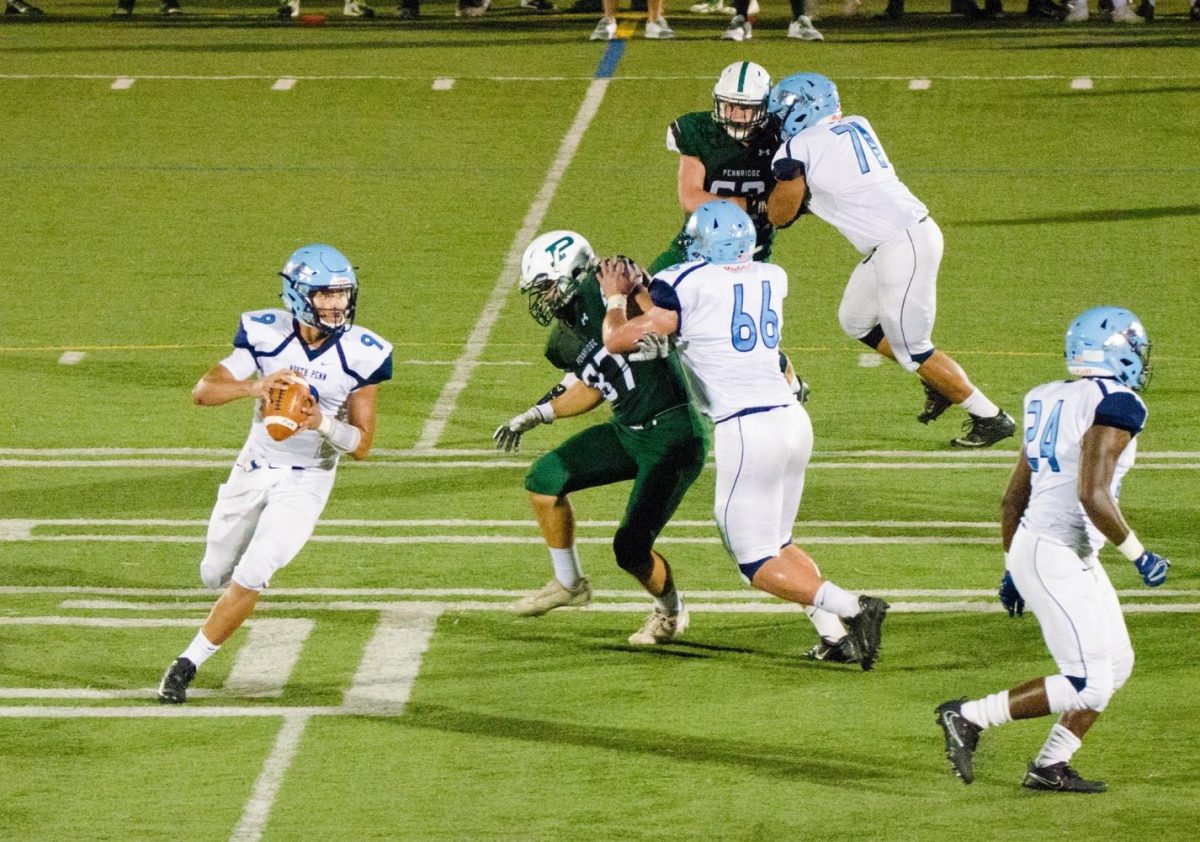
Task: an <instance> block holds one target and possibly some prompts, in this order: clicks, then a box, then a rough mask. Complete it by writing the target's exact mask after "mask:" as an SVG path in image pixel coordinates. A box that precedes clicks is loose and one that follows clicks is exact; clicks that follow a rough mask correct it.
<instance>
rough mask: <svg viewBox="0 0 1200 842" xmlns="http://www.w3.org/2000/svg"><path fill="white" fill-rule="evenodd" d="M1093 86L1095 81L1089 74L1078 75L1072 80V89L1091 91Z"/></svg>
mask: <svg viewBox="0 0 1200 842" xmlns="http://www.w3.org/2000/svg"><path fill="white" fill-rule="evenodd" d="M1092 87H1093V82H1092V80H1091V79H1090V78H1089V77H1087V76H1076V77H1075V78H1074V79H1072V80H1071V90H1073V91H1090V90H1091V89H1092Z"/></svg>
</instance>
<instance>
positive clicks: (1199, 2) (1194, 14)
mask: <svg viewBox="0 0 1200 842" xmlns="http://www.w3.org/2000/svg"><path fill="white" fill-rule="evenodd" d="M1188 17H1190V18H1191V19H1192V20H1196V21H1200V0H1192V7H1191V8H1190V9H1189V10H1188Z"/></svg>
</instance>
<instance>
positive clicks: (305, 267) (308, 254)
mask: <svg viewBox="0 0 1200 842" xmlns="http://www.w3.org/2000/svg"><path fill="white" fill-rule="evenodd" d="M279 276H280V277H281V278H283V292H281V293H280V297H281V298H282V299H283V303H284V304H286V305H287V308H288V309H289V310H291V312H292V315H293V316H295V317H296V319H297V321H300V322H303V323H304V324H306V325H309V326H310V327H315V328H316V329H317V330H319V331H321V332H322V333H324V334H327V335H329V336H339V335H341V334H343V333H345V332H346V331H347V330H349V329H350V326H351V325H353V324H354V307H355V304H357V303H358V277H357V276H356V275H355V274H354V267H353V266H351V265H350V261H349V260H348V259H346V255H344V254H342V253H341V252H340V251H338V250H337V249H335V248H334V247H333V246H326V245H322V244H320V243H313V244H312V245H308V246H303V247H301V248H298V249H296V250H295V251H294V252H292V256H291V257H289V258H288V261H287V263H286V264H285V265H284V267H283V271H282V272H280V273H279ZM318 290H330V291H338V290H348V291H349V293H350V298H349V301H348V303H347V305H346V310H345V313H344V314H343V315H342V318H341V320H340V321H338V322H337V323H334V324H329V323H326V322H324V321H322V319H321V317H320V315H319V314H318V313H317V311H316V308H315V307H314V306H313V300H312V297H313V293H315V292H317V291H318Z"/></svg>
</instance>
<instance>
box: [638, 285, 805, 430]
mask: <svg viewBox="0 0 1200 842" xmlns="http://www.w3.org/2000/svg"><path fill="white" fill-rule="evenodd" d="M787 293H788V279H787V273H786V272H784V271H783V269H781V268H780V267H778V266H775V265H774V264H771V263H758V262H750V263H731V264H715V263H705V262H703V261H697V262H693V263H683V264H680V265H678V266H672V267H670V268H669V269H664V270H663V271H662V272H659V273H658V274H657V275H655V276H654V280H653V281H652V282H651V284H650V297H651V298H652V299H653V300H654V303H655V304H656V305H657V306H659V307H663V308H665V309H669V310H674V311H675V312H677V313H678V314H679V331H678V336H679V339H680V348H681V350H680V357H681V359H682V360H683V364H684V368H685V370H686V371H687V373H688V380H689V381H690V384H691V387H692V391H693V394H694V395H695V398H696V404H697V406H698V407H699V409H700V411H701V412H703V413H704V414H705V415H707V416H708V417H709V418H711V419H712V420H713V421H722V420H724V419H726V418H729V417H732V416H734V415H737V414H738V413H740V412H743V411H745V410H748V409H759V408H768V407H776V406H786V405H787V404H789V403H793V402H794V401H795V398H794V397H793V395H792V391H791V389H790V388H789V387H788V384H787V381H786V380H785V379H784V378H783V374H782V373H781V371H780V368H779V338H780V336H781V335H782V332H783V300H784V299H785V298H786V297H787Z"/></svg>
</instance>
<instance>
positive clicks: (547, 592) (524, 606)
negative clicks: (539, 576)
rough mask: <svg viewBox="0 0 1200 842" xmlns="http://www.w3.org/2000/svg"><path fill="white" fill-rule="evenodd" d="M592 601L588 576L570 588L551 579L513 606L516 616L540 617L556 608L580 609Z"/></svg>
mask: <svg viewBox="0 0 1200 842" xmlns="http://www.w3.org/2000/svg"><path fill="white" fill-rule="evenodd" d="M591 601H592V585H591V583H590V582H589V581H588V578H587V576H584V577H582V578H581V579H580V580H579V581H578V582H576V583H575V587H573V588H568V587H567V586H566V585H564V584H563V583H562V582H560V581H558V579H551V580H550V581H549V582H547V583H546V584H545V585H543V586H542V587H540V588H538V589H537V590H536V591H534V592H533V593H531V594H526V595H525V596H523V597H521V598H520V599H518V600H517V601H516V602H514V603H513V604H512V610H513V613H514V614H518V615H520V616H522V617H540V616H542V615H543V614H545V613H546V612H547V611H552V610H553V609H555V608H580V607H582V606H584V605H587V604H588V603H589V602H591Z"/></svg>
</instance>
